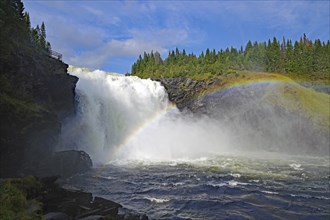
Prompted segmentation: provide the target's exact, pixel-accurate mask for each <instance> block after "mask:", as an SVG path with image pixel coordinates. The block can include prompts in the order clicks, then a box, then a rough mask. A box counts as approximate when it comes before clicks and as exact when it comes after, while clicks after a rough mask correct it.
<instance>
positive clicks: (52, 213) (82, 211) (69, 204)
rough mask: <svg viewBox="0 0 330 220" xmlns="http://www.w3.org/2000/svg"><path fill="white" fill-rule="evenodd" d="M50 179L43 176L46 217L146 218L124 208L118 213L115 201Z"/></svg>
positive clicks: (88, 219)
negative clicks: (60, 184) (67, 186)
mask: <svg viewBox="0 0 330 220" xmlns="http://www.w3.org/2000/svg"><path fill="white" fill-rule="evenodd" d="M52 180H56V177H55V178H44V179H41V181H42V182H43V184H44V187H45V188H44V195H43V196H42V199H41V202H42V203H43V204H44V206H43V211H44V213H47V214H46V215H45V216H44V217H45V218H46V217H47V218H46V219H61V218H60V217H61V216H63V219H84V220H94V219H138V220H140V219H144V220H146V219H148V217H147V216H146V215H140V214H137V213H133V212H131V211H129V210H127V209H126V213H125V214H124V215H123V214H119V213H118V210H119V209H120V208H122V206H121V205H120V204H118V203H116V202H113V201H110V200H107V199H104V198H101V197H95V198H93V196H92V194H91V193H88V192H82V191H73V190H68V189H64V188H61V187H60V186H58V185H57V184H56V183H55V182H52Z"/></svg>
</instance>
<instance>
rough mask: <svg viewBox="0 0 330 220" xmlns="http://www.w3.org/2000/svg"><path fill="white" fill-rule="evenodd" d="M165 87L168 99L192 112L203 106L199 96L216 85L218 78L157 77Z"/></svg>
mask: <svg viewBox="0 0 330 220" xmlns="http://www.w3.org/2000/svg"><path fill="white" fill-rule="evenodd" d="M154 80H156V81H159V82H160V83H161V84H162V85H163V86H164V87H165V89H166V91H167V93H168V96H169V100H170V101H171V102H174V103H175V104H176V105H177V107H178V108H179V109H180V110H184V109H187V110H190V111H192V112H194V113H197V112H198V111H201V109H202V108H203V106H202V103H201V102H200V101H201V99H200V98H201V97H202V96H203V95H204V94H205V92H206V91H208V90H209V89H210V88H212V87H214V86H216V85H218V84H219V83H220V82H221V81H220V80H219V79H210V80H192V79H190V78H158V79H154Z"/></svg>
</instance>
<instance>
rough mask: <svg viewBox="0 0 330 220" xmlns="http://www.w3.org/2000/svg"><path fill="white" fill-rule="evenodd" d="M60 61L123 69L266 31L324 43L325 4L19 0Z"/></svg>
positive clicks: (328, 7) (262, 36)
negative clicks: (144, 56) (148, 57)
mask: <svg viewBox="0 0 330 220" xmlns="http://www.w3.org/2000/svg"><path fill="white" fill-rule="evenodd" d="M23 3H24V5H25V9H26V11H28V12H29V13H30V17H31V22H32V25H33V26H36V25H37V24H41V22H42V21H44V22H45V25H46V31H47V39H48V41H50V42H51V44H52V47H53V50H56V51H58V52H60V53H62V54H63V57H64V61H65V62H66V63H68V64H71V65H75V66H80V67H89V68H95V69H96V68H97V69H102V70H106V71H112V72H119V73H125V72H129V71H130V70H131V65H132V64H133V62H135V61H136V59H137V57H138V56H139V54H141V53H143V52H144V51H147V52H150V51H151V50H153V51H158V52H160V53H161V55H162V57H163V58H165V57H166V56H167V54H168V51H169V50H172V49H175V48H176V47H178V48H179V49H180V50H182V49H185V50H186V51H187V52H193V53H195V54H200V53H201V52H202V51H203V50H205V49H206V48H210V49H216V50H217V51H218V50H220V49H221V48H222V49H225V48H227V47H231V46H233V47H236V48H240V46H241V45H243V47H244V46H245V45H246V43H247V41H248V40H251V41H259V42H261V41H267V40H268V39H269V38H273V37H274V36H275V37H277V38H278V39H282V38H283V36H285V38H288V39H292V40H297V39H299V37H300V36H302V34H303V33H306V34H307V37H308V38H310V39H313V40H314V39H317V38H318V39H321V40H322V41H327V40H329V32H330V30H329V26H330V24H329V20H330V15H329V13H330V12H329V11H330V3H329V1H166V0H162V1H105V0H103V1H91V0H89V1H78V0H72V1H46V0H42V1H36V0H33V1H32V0H30V1H28V0H23Z"/></svg>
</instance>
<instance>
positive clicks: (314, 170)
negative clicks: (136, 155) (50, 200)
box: [64, 155, 330, 220]
mask: <svg viewBox="0 0 330 220" xmlns="http://www.w3.org/2000/svg"><path fill="white" fill-rule="evenodd" d="M329 181H330V175H329V159H328V158H323V159H320V158H312V157H310V158H308V157H304V158H299V157H295V158H294V157H284V156H283V157H282V159H280V160H278V159H260V158H257V157H256V158H251V157H244V156H242V157H237V156H230V155H227V156H219V157H214V158H208V159H206V158H204V159H203V158H201V159H198V160H191V161H173V162H159V163H156V162H155V163H150V162H144V161H131V162H130V163H118V162H117V163H111V164H108V165H104V166H100V167H96V168H93V170H91V171H90V172H88V173H85V174H82V175H78V176H74V177H72V178H70V179H67V180H66V181H65V182H64V187H67V188H69V189H76V190H77V189H79V190H81V189H82V190H86V191H89V192H92V193H93V195H94V196H101V197H104V198H107V199H110V200H113V201H116V202H118V203H120V204H122V205H123V206H124V207H126V208H129V209H132V210H135V211H137V212H138V213H141V214H143V213H145V214H147V215H148V216H149V217H150V218H151V219H267V220H268V219H329V216H330V191H329V190H330V189H329Z"/></svg>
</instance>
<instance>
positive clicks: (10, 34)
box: [0, 0, 51, 62]
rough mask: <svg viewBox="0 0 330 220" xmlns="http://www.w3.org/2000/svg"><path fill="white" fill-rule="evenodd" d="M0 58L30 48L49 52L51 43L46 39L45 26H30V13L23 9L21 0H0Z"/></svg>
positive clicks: (3, 58) (6, 57)
mask: <svg viewBox="0 0 330 220" xmlns="http://www.w3.org/2000/svg"><path fill="white" fill-rule="evenodd" d="M0 30H1V31H0V39H1V40H0V49H1V55H0V59H1V61H2V62H6V60H7V59H9V57H10V56H12V54H15V53H16V52H17V51H23V50H24V51H27V50H29V49H30V50H32V51H33V52H38V53H48V54H49V53H50V52H51V45H50V43H49V42H48V41H47V40H46V27H45V24H44V22H42V24H41V26H39V25H37V26H36V27H31V22H30V15H29V13H28V12H25V11H24V4H23V2H22V1H21V0H1V1H0Z"/></svg>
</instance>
